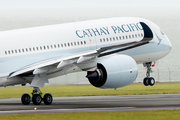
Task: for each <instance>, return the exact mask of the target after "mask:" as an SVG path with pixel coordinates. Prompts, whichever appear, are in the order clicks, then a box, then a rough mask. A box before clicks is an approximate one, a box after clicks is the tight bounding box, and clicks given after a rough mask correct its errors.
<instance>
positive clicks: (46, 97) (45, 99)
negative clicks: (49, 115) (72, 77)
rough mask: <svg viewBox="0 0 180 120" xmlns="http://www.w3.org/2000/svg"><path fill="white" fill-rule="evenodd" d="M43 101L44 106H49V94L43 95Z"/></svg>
mask: <svg viewBox="0 0 180 120" xmlns="http://www.w3.org/2000/svg"><path fill="white" fill-rule="evenodd" d="M43 100H44V104H45V105H50V104H51V103H52V101H53V98H52V95H51V94H49V93H47V94H45V95H44V98H43Z"/></svg>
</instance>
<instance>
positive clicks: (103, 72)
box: [86, 55, 138, 88]
mask: <svg viewBox="0 0 180 120" xmlns="http://www.w3.org/2000/svg"><path fill="white" fill-rule="evenodd" d="M137 74H138V70H137V65H136V62H135V60H134V59H133V58H131V57H130V56H127V55H116V56H112V57H110V58H107V59H104V60H102V61H101V62H99V63H98V64H97V69H96V70H95V71H88V72H87V76H86V77H87V78H88V79H89V82H90V83H91V84H92V85H93V86H95V87H98V88H119V87H123V86H126V85H129V84H131V83H133V82H134V80H135V79H136V77H137Z"/></svg>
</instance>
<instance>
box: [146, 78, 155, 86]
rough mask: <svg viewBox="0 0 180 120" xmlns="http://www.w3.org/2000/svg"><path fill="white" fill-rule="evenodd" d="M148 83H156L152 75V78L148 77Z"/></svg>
mask: <svg viewBox="0 0 180 120" xmlns="http://www.w3.org/2000/svg"><path fill="white" fill-rule="evenodd" d="M148 84H149V85H150V86H153V85H154V84H155V80H154V78H153V77H150V78H149V79H148Z"/></svg>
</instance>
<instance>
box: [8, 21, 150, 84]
mask: <svg viewBox="0 0 180 120" xmlns="http://www.w3.org/2000/svg"><path fill="white" fill-rule="evenodd" d="M141 25H142V27H143V29H144V38H143V39H142V40H136V41H130V42H124V43H121V44H119V45H111V46H107V47H102V48H99V49H96V50H90V51H86V52H82V53H77V54H73V55H68V56H65V57H57V58H52V59H49V60H45V61H41V62H38V63H34V64H31V65H29V66H26V67H24V68H21V69H19V70H17V71H14V72H12V73H10V74H9V76H8V79H10V78H12V77H15V76H21V77H22V76H28V75H33V80H32V82H31V86H34V87H43V86H44V83H46V82H48V77H47V73H48V72H50V71H51V72H52V71H61V70H62V69H63V68H66V67H68V66H70V65H72V64H76V65H77V64H81V63H84V62H86V61H89V60H93V59H96V58H97V57H102V56H105V55H109V54H113V53H117V52H120V51H123V50H127V49H130V48H133V47H138V46H140V45H144V44H147V43H149V41H151V40H152V38H153V34H152V31H151V30H150V28H149V27H148V26H147V25H145V24H144V23H141ZM92 67H95V66H91V67H90V68H92ZM90 68H89V69H90Z"/></svg>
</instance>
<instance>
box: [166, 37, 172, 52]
mask: <svg viewBox="0 0 180 120" xmlns="http://www.w3.org/2000/svg"><path fill="white" fill-rule="evenodd" d="M166 46H167V49H168V51H169V52H170V51H171V49H172V44H171V42H170V40H169V39H168V37H167V36H166Z"/></svg>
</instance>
